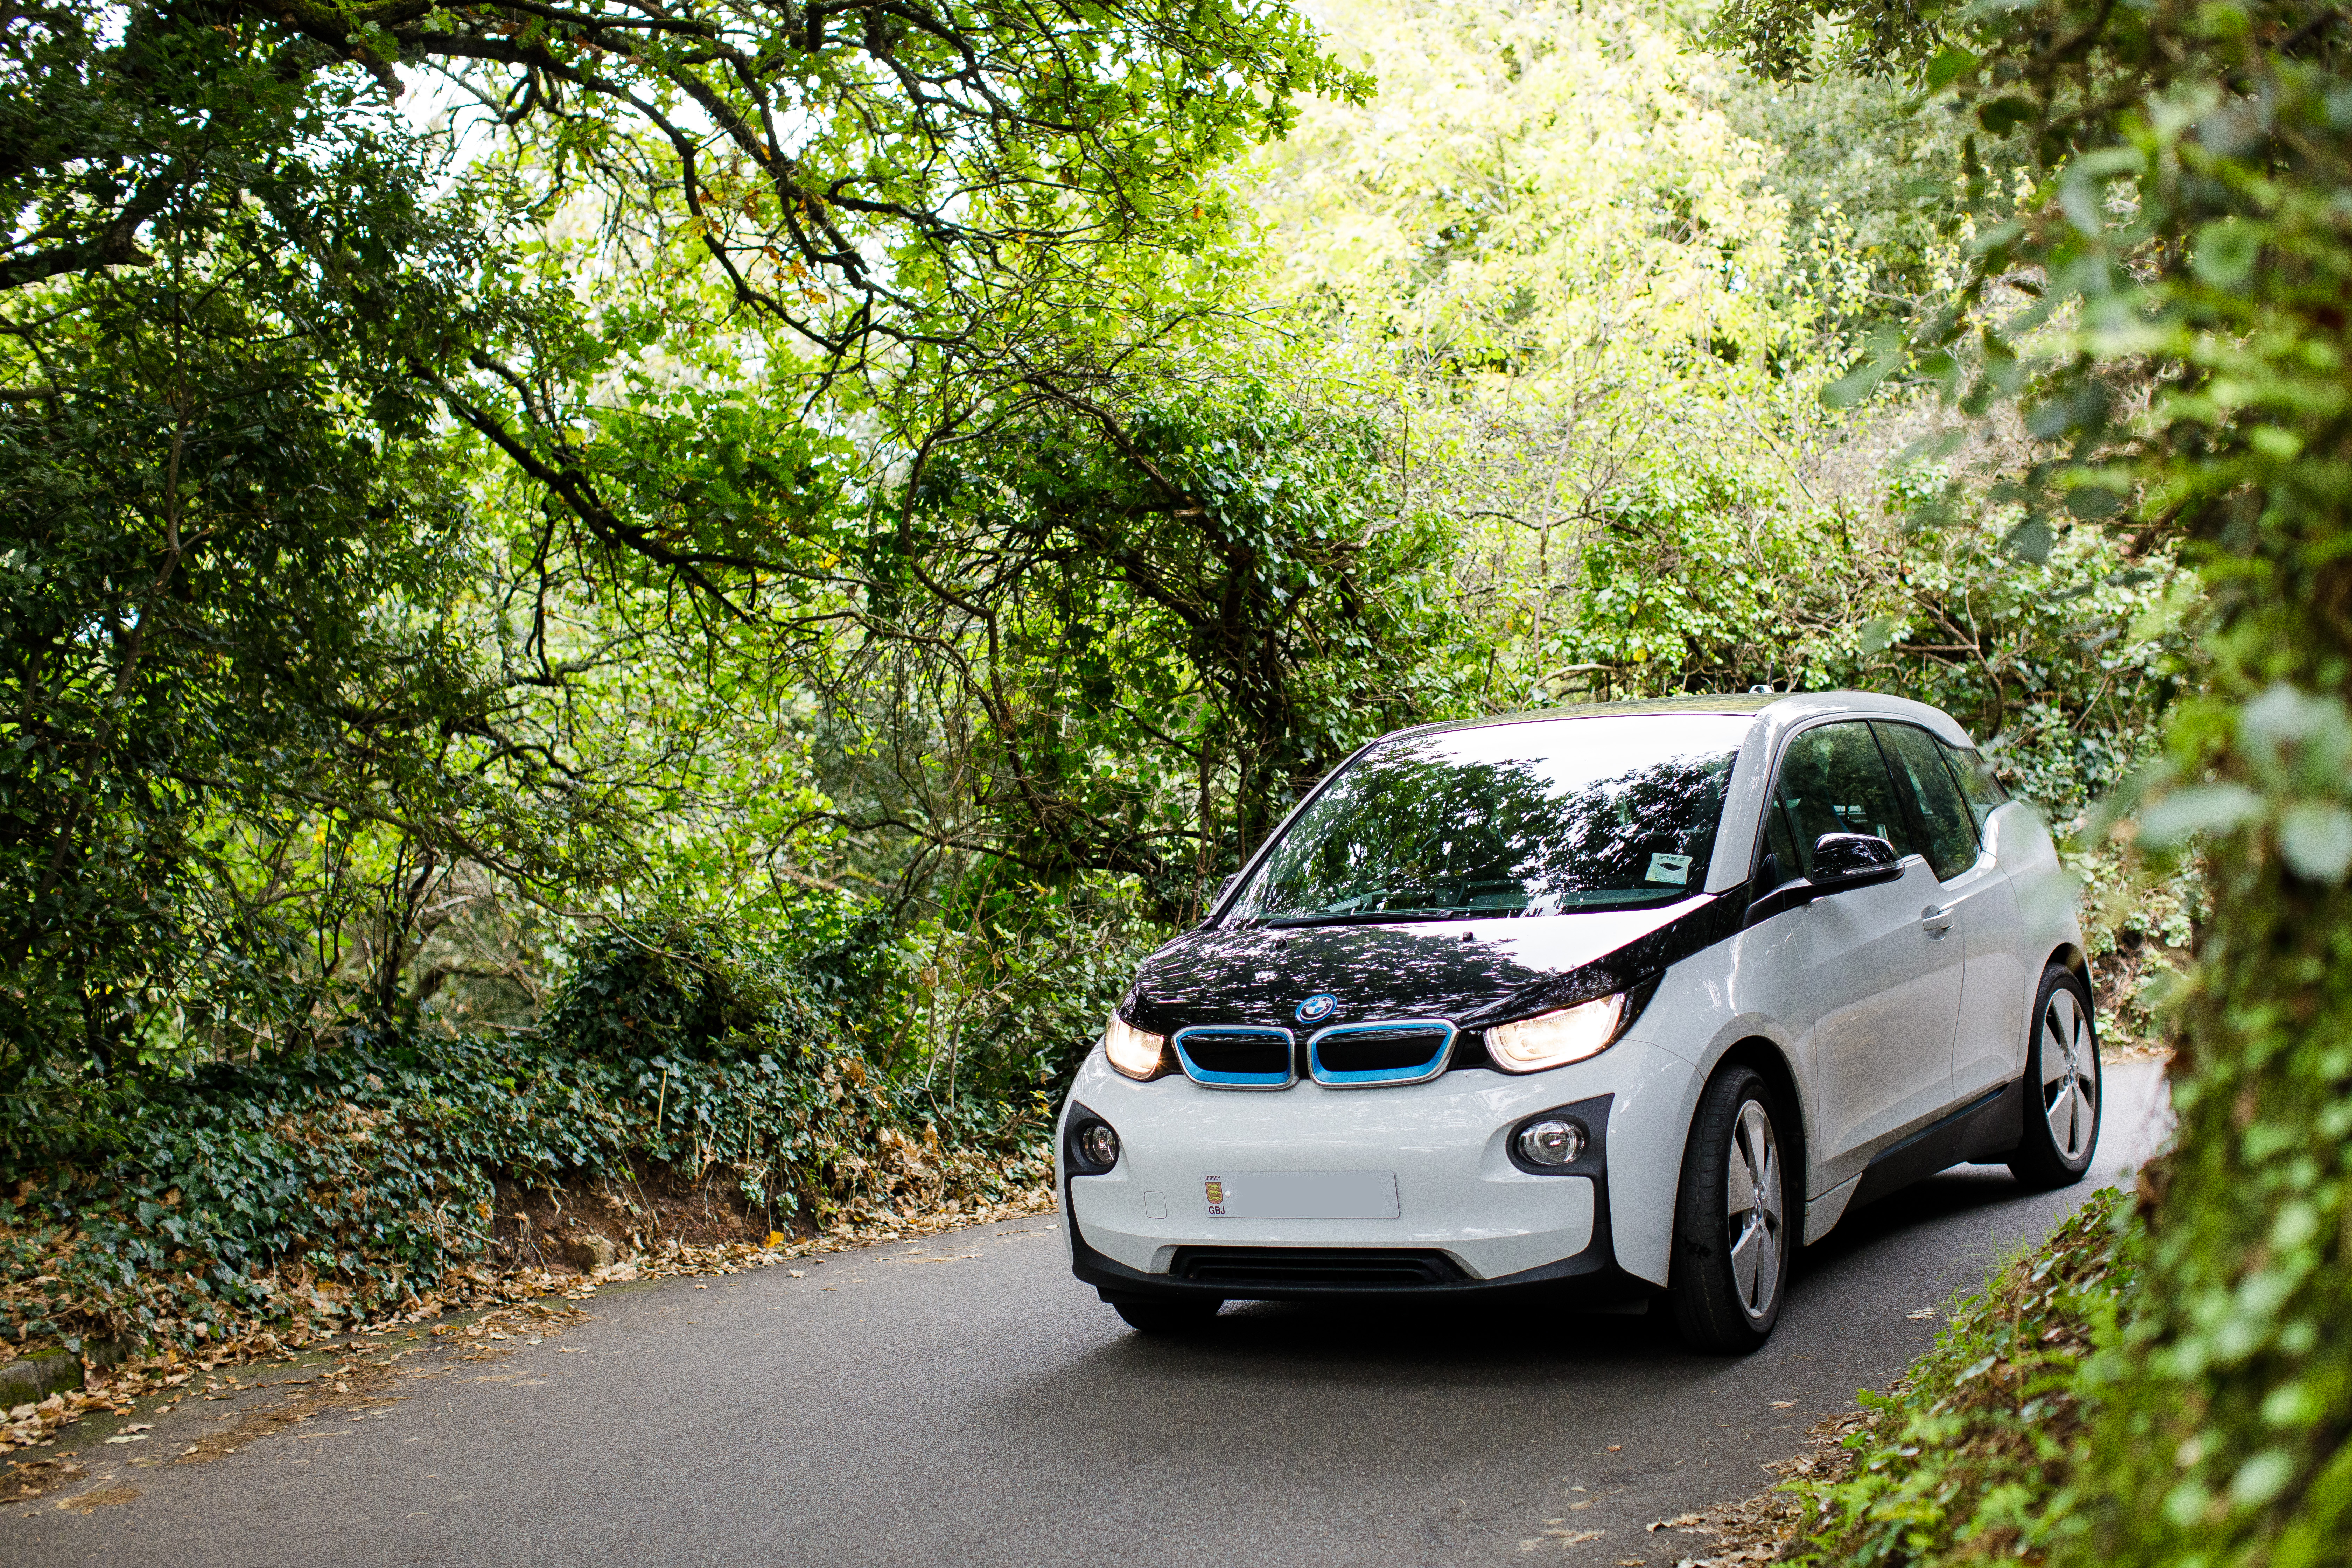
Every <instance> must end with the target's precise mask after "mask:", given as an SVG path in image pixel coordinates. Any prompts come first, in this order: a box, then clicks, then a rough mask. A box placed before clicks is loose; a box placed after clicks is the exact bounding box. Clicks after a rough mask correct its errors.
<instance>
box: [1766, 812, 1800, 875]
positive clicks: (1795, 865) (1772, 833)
mask: <svg viewBox="0 0 2352 1568" xmlns="http://www.w3.org/2000/svg"><path fill="white" fill-rule="evenodd" d="M1764 851H1765V853H1766V854H1768V855H1769V856H1771V857H1772V858H1773V860H1774V861H1775V862H1776V863H1777V864H1778V865H1779V867H1780V875H1779V876H1777V877H1775V878H1773V879H1772V885H1773V886H1774V887H1776V888H1777V887H1779V886H1780V884H1781V883H1783V882H1785V881H1787V880H1788V879H1790V878H1791V877H1794V876H1797V875H1799V874H1800V873H1801V871H1802V870H1803V868H1804V861H1803V860H1802V859H1801V858H1800V857H1799V856H1798V854H1797V841H1796V839H1795V838H1794V837H1791V836H1790V832H1789V809H1788V807H1787V806H1786V805H1783V804H1782V802H1781V799H1780V795H1779V794H1778V793H1777V792H1776V793H1775V794H1774V795H1773V796H1772V799H1771V801H1770V802H1769V804H1768V805H1766V806H1765V807H1764Z"/></svg>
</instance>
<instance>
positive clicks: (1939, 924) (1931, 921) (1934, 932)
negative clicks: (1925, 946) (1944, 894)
mask: <svg viewBox="0 0 2352 1568" xmlns="http://www.w3.org/2000/svg"><path fill="white" fill-rule="evenodd" d="M1919 929H1921V930H1922V931H1926V932H1927V936H1928V938H1929V940H1931V941H1932V940H1934V939H1935V938H1937V937H1940V936H1942V935H1943V934H1944V933H1945V932H1947V931H1950V930H1951V929H1952V906H1951V905H1949V904H1929V905H1928V906H1927V908H1926V909H1924V910H1920V911H1919Z"/></svg>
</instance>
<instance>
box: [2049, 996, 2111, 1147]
mask: <svg viewBox="0 0 2352 1568" xmlns="http://www.w3.org/2000/svg"><path fill="white" fill-rule="evenodd" d="M2097 1050H2098V1047H2097V1046H2096V1045H2095V1043H2094V1041H2093V1040H2092V1037H2091V1020H2090V1018H2089V1017H2088V1016H2085V1015H2084V1011H2083V1005H2082V1003H2081V1002H2079V1001H2077V1000H2076V999H2075V996H2074V992H2073V991H2071V990H2069V989H2068V988H2066V987H2065V986H2063V985H2061V986H2059V987H2058V988H2057V989H2056V990H2054V991H2053V992H2051V994H2050V1005H2049V1007H2048V1008H2047V1009H2045V1010H2044V1011H2043V1013H2042V1115H2044V1116H2046V1117H2048V1118H2049V1120H2050V1142H2051V1143H2052V1145H2053V1146H2054V1147H2055V1148H2056V1149H2057V1151H2058V1152H2059V1154H2060V1156H2061V1157H2062V1158H2063V1159H2064V1160H2065V1161H2066V1163H2068V1164H2070V1165H2071V1164H2073V1163H2074V1162H2076V1161H2078V1160H2080V1159H2082V1158H2083V1156H2084V1153H2085V1152H2087V1150H2088V1149H2089V1147H2090V1141H2091V1134H2092V1131H2093V1130H2094V1129H2095V1128H2096V1127H2097V1126H2098V1124H2099V1098H2098V1097H2099V1063H2098V1057H2097Z"/></svg>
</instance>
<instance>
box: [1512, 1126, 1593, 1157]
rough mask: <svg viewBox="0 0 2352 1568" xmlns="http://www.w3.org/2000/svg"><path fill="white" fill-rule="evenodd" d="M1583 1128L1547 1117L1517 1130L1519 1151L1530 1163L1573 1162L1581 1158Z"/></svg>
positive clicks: (1582, 1151) (1583, 1142)
mask: <svg viewBox="0 0 2352 1568" xmlns="http://www.w3.org/2000/svg"><path fill="white" fill-rule="evenodd" d="M1585 1142H1586V1140H1585V1135H1584V1129H1583V1128H1582V1127H1580V1126H1579V1125H1577V1124H1576V1123H1575V1122H1573V1121H1554V1120H1551V1119H1549V1118H1547V1119H1546V1120H1544V1121H1537V1122H1533V1123H1530V1124H1529V1125H1528V1126H1526V1127H1522V1128H1520V1129H1519V1154H1520V1156H1521V1157H1522V1158H1524V1159H1525V1160H1526V1161H1527V1162H1528V1163H1529V1164H1531V1165H1573V1164H1575V1163H1577V1161H1579V1160H1580V1159H1582V1158H1583V1157H1584V1145H1585Z"/></svg>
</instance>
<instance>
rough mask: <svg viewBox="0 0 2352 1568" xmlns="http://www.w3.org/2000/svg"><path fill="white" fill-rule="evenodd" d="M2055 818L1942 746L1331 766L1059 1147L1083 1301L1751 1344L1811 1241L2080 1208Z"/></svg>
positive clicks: (1443, 758) (1611, 739) (2096, 1092)
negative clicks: (1248, 1307)
mask: <svg viewBox="0 0 2352 1568" xmlns="http://www.w3.org/2000/svg"><path fill="white" fill-rule="evenodd" d="M2084 974H2085V967H2084V948H2083V939H2082V933H2081V931H2080V930H2079V928H2078V927H2077V925H2076V923H2075V919H2074V902H2073V898H2072V894H2071V889H2070V888H2069V885H2068V883H2067V880H2066V878H2065V876H2064V873H2063V871H2062V869H2061V868H2060V866H2059V863H2058V859H2057V856H2056V853H2055V851H2054V849H2053V847H2052V844H2051V841H2050V837H2049V835H2048V833H2047V832H2045V831H2044V829H2043V827H2042V823H2041V821H2040V820H2039V819H2038V818H2037V817H2036V816H2034V814H2033V813H2032V811H2031V810H2030V809H2028V808H2027V807H2026V806H2025V805H2022V804H2021V803H2018V802H2014V801H2011V800H2010V799H2009V798H2008V797H2007V796H2006V795H2004V794H2003V792H2002V791H2001V789H2000V785H1999V784H1996V783H1995V782H1994V781H1993V778H1992V776H1991V774H1990V772H1989V771H1988V770H1987V768H1986V767H1985V764H1984V763H1983V760H1982V759H1981V758H1980V757H1979V755H1978V753H1977V752H1976V750H1975V748H1974V747H1973V745H1972V744H1971V742H1969V737H1968V735H1967V734H1966V733H1965V732H1964V731H1962V730H1961V729H1960V727H1959V726H1958V724H1956V723H1954V722H1953V721H1952V720H1951V719H1950V718H1949V717H1948V716H1947V715H1946V714H1944V713H1942V712H1940V711H1938V710H1936V709H1933V708H1929V707H1927V706H1925V705H1923V704H1920V703H1917V702H1911V701H1906V700H1903V699H1900V698H1893V697H1879V696H1874V695H1871V694H1869V693H1866V692H1825V693H1809V694H1805V695H1791V696H1760V695H1759V696H1755V697H1731V698H1713V697H1694V698H1678V699H1672V700H1664V701H1654V702H1623V703H1614V704H1605V705H1595V706H1591V707H1582V708H1569V709H1559V710H1553V711H1549V712H1543V713H1533V714H1526V715H1520V716H1517V717H1512V718H1506V719H1495V720H1482V721H1471V722H1466V723H1454V724H1439V725H1431V726H1427V727H1424V728H1421V729H1415V730H1407V731H1401V732H1399V733H1397V734H1393V735H1389V736H1385V737H1383V738H1381V740H1378V741H1375V742H1372V743H1371V744H1370V745H1368V746H1366V747H1364V748H1363V749H1362V750H1361V751H1360V752H1357V753H1356V754H1355V755H1354V756H1352V757H1350V758H1349V760H1348V761H1347V762H1346V763H1343V764H1342V765H1341V766H1340V767H1339V769H1338V770H1337V771H1336V772H1334V773H1332V774H1331V775H1330V776H1329V777H1328V778H1327V779H1326V780H1324V782H1323V783H1322V784H1320V785H1319V786H1318V788H1317V789H1316V790H1315V792H1314V793H1313V794H1312V795H1309V796H1308V797H1307V799H1306V800H1305V801H1304V802H1302V803H1301V804H1300V805H1299V806H1298V808H1297V810H1296V811H1294V812H1293V813H1292V814H1291V816H1289V818H1288V819H1287V820H1286V822H1284V824H1283V825H1282V826H1281V827H1280V828H1279V829H1277V830H1276V832H1275V833H1274V834H1273V835H1272V836H1270V837H1269V838H1268V839H1267V841H1266V842H1265V845H1264V846H1263V847H1261V848H1260V849H1259V850H1258V852H1257V853H1256V854H1255V856H1254V857H1253V858H1251V860H1250V862H1249V864H1248V865H1247V866H1246V867H1245V868H1244V869H1243V871H1242V872H1241V874H1240V875H1239V876H1238V877H1236V878H1235V879H1234V880H1233V881H1232V882H1231V883H1229V884H1228V886H1227V888H1226V889H1225V890H1224V891H1223V893H1221V895H1220V897H1219V899H1218V900H1217V903H1216V906H1215V908H1214V909H1213V911H1212V913H1211V915H1210V917H1209V918H1208V920H1207V921H1205V922H1203V923H1202V925H1201V926H1199V927H1198V928H1196V929H1194V930H1192V931H1188V932H1186V933H1185V934H1184V935H1182V936H1181V937H1179V938H1177V939H1176V940H1175V941H1174V942H1170V943H1169V944H1168V945H1167V946H1166V947H1163V948H1161V949H1160V951H1159V952H1156V953H1154V954H1153V955H1152V956H1151V957H1150V959H1149V960H1147V961H1146V962H1145V963H1144V964H1143V966H1142V968H1141V970H1140V971H1139V973H1138V974H1137V976H1136V980H1135V984H1134V986H1133V988H1132V989H1131V990H1130V991H1129V994H1128V995H1127V997H1126V999H1125V1000H1124V1001H1122V1002H1121V1003H1120V1004H1119V1006H1118V1011H1117V1013H1116V1014H1115V1015H1114V1016H1113V1017H1112V1018H1111V1020H1110V1022H1109V1025H1108V1028H1107V1029H1106V1030H1105V1032H1104V1036H1103V1038H1102V1042H1101V1044H1100V1045H1099V1047H1097V1049H1096V1050H1094V1051H1093V1052H1092V1053H1090V1054H1089V1056H1088V1057H1087V1061H1086V1063H1085V1065H1084V1066H1083V1067H1082V1068H1080V1069H1079V1072H1078V1075H1077V1078H1076V1082H1075V1083H1074V1085H1073V1087H1072V1089H1071V1092H1070V1096H1069V1099H1068V1101H1067V1103H1066V1105H1065V1106H1064V1108H1063V1111H1062V1119H1061V1124H1060V1127H1059V1129H1058V1137H1057V1139H1056V1149H1057V1153H1058V1158H1059V1169H1058V1172H1057V1175H1058V1179H1059V1182H1060V1184H1061V1191H1062V1195H1063V1199H1064V1202H1063V1214H1064V1219H1065V1223H1064V1226H1063V1234H1064V1235H1065V1237H1066V1238H1067V1241H1068V1246H1069V1249H1070V1262H1071V1267H1072V1268H1073V1269H1074V1270H1075V1272H1076V1275H1077V1277H1078V1278H1079V1279H1082V1280H1084V1281H1085V1282H1087V1284H1090V1285H1092V1286H1094V1287H1095V1288H1096V1289H1097V1290H1098V1291H1099V1292H1100V1294H1101V1296H1102V1298H1103V1300H1106V1301H1108V1302H1109V1303H1110V1304H1111V1305H1112V1306H1114V1307H1116V1308H1117V1309H1118V1311H1119V1313H1120V1315H1121V1316H1123V1317H1124V1318H1125V1319H1126V1320H1127V1321H1128V1322H1129V1323H1130V1324H1132V1325H1133V1326H1135V1327H1136V1328H1138V1329H1141V1330H1145V1331H1154V1332H1164V1331H1181V1330H1185V1329H1190V1328H1194V1327H1197V1326H1199V1325H1200V1324H1202V1322H1203V1321H1205V1320H1206V1319H1208V1318H1209V1317H1211V1316H1212V1315H1213V1314H1214V1313H1215V1312H1216V1311H1217V1310H1218V1308H1219V1307H1220V1306H1221V1305H1222V1304H1223V1302H1225V1301H1227V1300H1317V1299H1329V1298H1334V1297H1340V1296H1349V1297H1361V1296H1387V1297H1391V1298H1417V1299H1423V1300H1428V1299H1436V1298H1454V1297H1466V1296H1471V1295H1476V1294H1486V1293H1496V1294H1508V1295H1519V1294H1534V1293H1542V1294H1546V1295H1549V1296H1552V1297H1555V1298H1558V1299H1559V1300H1561V1301H1563V1302H1564V1303H1566V1304H1570V1305H1583V1306H1587V1307H1594V1308H1601V1307H1612V1306H1622V1305H1625V1304H1629V1303H1633V1302H1638V1301H1643V1300H1652V1299H1655V1298H1657V1297H1659V1296H1663V1297H1664V1299H1665V1300H1666V1301H1667V1302H1668V1303H1669V1304H1670V1306H1671V1309H1672V1310H1673V1312H1674V1315H1675V1321H1676V1323H1677V1324H1678V1326H1679V1327H1680V1329H1681V1330H1682V1331H1683V1333H1684V1335H1685V1337H1686V1338H1687V1339H1688V1340H1689V1341H1690V1342H1693V1343H1694V1344H1696V1345H1698V1346H1702V1347H1705V1348H1708V1349H1712V1350H1719V1351H1743V1350H1750V1349H1753V1348H1754V1347H1756V1346H1757V1345H1759V1344H1761V1343H1762V1342H1764V1339H1765V1337H1766V1336H1767V1335H1769V1333H1770V1332H1771V1331H1772V1325H1773V1323H1774V1321H1775V1320H1776V1319H1777V1318H1778V1316H1779V1314H1780V1304H1781V1300H1782V1298H1783V1296H1784V1294H1785V1292H1786V1289H1787V1284H1788V1276H1789V1263H1790V1256H1791V1254H1792V1253H1793V1252H1794V1250H1795V1248H1796V1247H1797V1246H1798V1245H1799V1244H1800V1243H1801V1242H1811V1241H1814V1240H1817V1239H1819V1238H1820V1237H1822V1235H1823V1234H1824V1233H1825V1232H1827V1231H1828V1230H1829V1229H1830V1228H1831V1227H1832V1226H1834V1225H1836V1224H1837V1222H1838V1217H1839V1216H1840V1215H1842V1214H1843V1213H1844V1212H1845V1211H1846V1210H1847V1209H1849V1208H1851V1207H1852V1206H1853V1205H1856V1204H1861V1203H1867V1202H1869V1201H1871V1200H1872V1199H1874V1198H1876V1197H1879V1196H1882V1195H1884V1194H1887V1193H1889V1192H1892V1191H1894V1190H1895V1189H1896V1188H1898V1187H1901V1186H1902V1185H1904V1184H1906V1183H1910V1182H1914V1181H1916V1180H1918V1179H1920V1178H1921V1177H1924V1176H1927V1175H1930V1174H1932V1173H1935V1172H1937V1171H1940V1170H1942V1169H1944V1168H1945V1167H1947V1166H1949V1165H1953V1164H1956V1163H1962V1162H1990V1161H2003V1162H2006V1163H2008V1165H2009V1167H2010V1169H2011V1171H2012V1172H2014V1173H2016V1175H2017V1177H2018V1179H2020V1180H2021V1181H2023V1182H2026V1183H2029V1184H2034V1185H2038V1186H2056V1185H2063V1184H2067V1183H2070V1182H2074V1181H2075V1180H2077V1179H2079V1178H2080V1177H2081V1176H2082V1174H2083V1173H2084V1170H2085V1169H2086V1168H2088V1166H2089V1164H2090V1163H2091V1157H2092V1152H2093V1150H2094V1149H2095V1146H2096V1144H2097V1142H2098V1135H2099V1117H2100V1107H2101V1082H2100V1072H2099V1057H2098V1047H2097V1041H2096V1038H2095V1033H2094V1029H2093V1012H2092V1000H2091V992H2090V988H2089V986H2088V985H2087V984H2085V979H2084Z"/></svg>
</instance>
